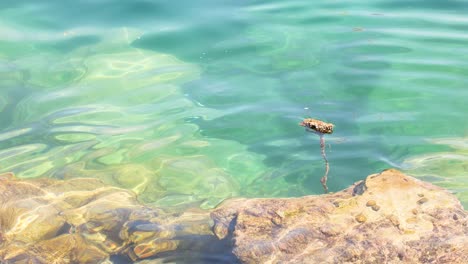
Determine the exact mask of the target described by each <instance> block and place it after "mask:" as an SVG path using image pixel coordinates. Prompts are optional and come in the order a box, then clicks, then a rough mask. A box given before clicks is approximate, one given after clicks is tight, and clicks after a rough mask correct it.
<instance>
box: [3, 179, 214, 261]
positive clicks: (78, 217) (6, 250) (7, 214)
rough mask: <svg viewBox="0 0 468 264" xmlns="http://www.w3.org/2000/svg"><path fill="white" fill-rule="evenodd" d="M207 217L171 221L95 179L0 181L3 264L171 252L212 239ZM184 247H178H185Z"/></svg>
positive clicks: (175, 217) (189, 213) (185, 216)
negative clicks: (187, 240)
mask: <svg viewBox="0 0 468 264" xmlns="http://www.w3.org/2000/svg"><path fill="white" fill-rule="evenodd" d="M209 223H210V220H209V216H208V214H207V213H206V212H203V211H200V212H197V211H187V212H184V213H178V214H171V213H168V212H164V211H162V210H158V209H154V208H150V207H146V206H143V205H141V204H140V203H139V202H138V201H137V199H136V196H135V194H134V193H133V192H131V191H128V190H124V189H120V188H115V187H110V186H108V185H105V184H104V183H102V182H101V181H99V180H97V179H91V178H86V179H84V178H75V179H71V180H67V181H59V180H52V179H37V180H18V179H16V178H15V177H14V175H13V174H10V173H9V174H3V175H0V262H1V263H101V262H103V261H106V260H107V259H109V257H110V256H114V257H115V256H120V258H124V259H126V260H127V261H131V260H133V261H136V260H140V259H146V258H153V257H157V256H158V254H161V253H164V252H168V251H173V250H176V249H177V248H178V246H179V244H181V240H180V237H184V236H185V237H187V236H190V235H197V236H200V235H211V234H212V233H211V231H210V225H209ZM182 244H183V243H182Z"/></svg>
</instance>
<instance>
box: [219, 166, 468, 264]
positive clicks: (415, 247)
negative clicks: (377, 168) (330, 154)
mask: <svg viewBox="0 0 468 264" xmlns="http://www.w3.org/2000/svg"><path fill="white" fill-rule="evenodd" d="M211 217H212V219H213V220H214V223H215V224H214V228H213V230H214V233H215V235H216V236H217V237H218V238H219V239H222V240H228V241H230V242H231V243H232V245H233V253H234V254H235V255H236V256H237V257H238V258H239V260H240V261H241V262H243V263H468V226H467V225H468V224H467V223H468V218H467V212H466V211H465V210H464V209H463V207H462V205H461V203H460V202H459V201H458V200H457V198H456V197H455V196H454V195H452V194H450V193H449V192H448V191H447V190H444V189H442V188H440V187H437V186H434V185H432V184H430V183H426V182H423V181H420V180H417V179H415V178H413V177H409V176H407V175H404V174H403V173H401V172H399V171H397V170H394V169H389V170H385V171H383V172H381V173H379V174H374V175H370V176H368V177H367V178H366V179H365V180H364V181H360V182H357V183H355V184H354V185H353V186H351V187H349V188H347V189H345V190H343V191H340V192H337V193H333V194H326V195H319V196H305V197H300V198H284V199H231V200H228V201H225V202H224V203H223V204H221V205H220V206H219V207H218V208H217V209H215V210H214V211H213V212H212V213H211Z"/></svg>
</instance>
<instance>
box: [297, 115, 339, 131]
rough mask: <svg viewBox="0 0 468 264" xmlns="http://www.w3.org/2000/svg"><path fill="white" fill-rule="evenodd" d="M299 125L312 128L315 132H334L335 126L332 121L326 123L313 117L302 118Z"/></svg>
mask: <svg viewBox="0 0 468 264" xmlns="http://www.w3.org/2000/svg"><path fill="white" fill-rule="evenodd" d="M299 125H301V126H303V127H306V128H309V129H312V130H314V131H315V132H318V133H322V134H331V133H333V127H334V126H335V125H333V124H331V123H325V122H323V121H320V120H317V119H312V118H306V119H304V120H302V122H301V123H299Z"/></svg>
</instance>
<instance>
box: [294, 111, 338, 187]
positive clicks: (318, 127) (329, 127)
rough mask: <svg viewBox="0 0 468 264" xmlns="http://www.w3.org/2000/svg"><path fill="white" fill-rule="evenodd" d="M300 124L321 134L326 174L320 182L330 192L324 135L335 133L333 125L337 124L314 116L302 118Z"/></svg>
mask: <svg viewBox="0 0 468 264" xmlns="http://www.w3.org/2000/svg"><path fill="white" fill-rule="evenodd" d="M299 125H300V126H303V127H305V128H307V129H308V131H313V132H314V133H315V134H317V135H319V136H320V150H321V151H322V157H323V160H324V161H325V175H323V177H322V178H321V179H320V182H321V183H322V186H323V189H324V190H325V193H328V187H327V179H328V171H329V170H330V166H329V165H328V160H327V155H326V154H325V138H324V137H323V135H324V134H331V133H333V127H334V126H335V125H333V124H332V123H325V122H323V121H320V120H317V119H312V118H306V119H304V120H302V122H301V123H299Z"/></svg>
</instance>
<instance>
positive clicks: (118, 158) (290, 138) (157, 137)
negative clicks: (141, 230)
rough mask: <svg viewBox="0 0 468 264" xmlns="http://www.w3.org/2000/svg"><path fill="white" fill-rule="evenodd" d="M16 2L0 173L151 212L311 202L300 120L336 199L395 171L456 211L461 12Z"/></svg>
mask: <svg viewBox="0 0 468 264" xmlns="http://www.w3.org/2000/svg"><path fill="white" fill-rule="evenodd" d="M23 2H24V3H26V4H24V6H21V5H18V6H15V4H13V3H11V4H10V5H11V6H9V4H6V3H4V4H2V5H5V7H6V8H3V9H2V11H0V14H1V15H2V17H4V18H5V21H4V22H1V23H0V29H1V30H2V32H4V34H3V37H2V39H1V40H0V77H1V78H0V110H1V113H0V123H1V127H0V172H9V171H11V172H14V173H15V174H16V175H17V176H18V177H20V178H36V177H52V178H58V179H68V178H73V177H92V178H99V179H102V180H103V181H104V182H106V183H109V184H112V185H114V186H118V187H123V188H126V189H130V190H133V191H134V192H136V193H137V194H138V197H139V199H140V200H141V201H142V202H143V203H145V204H148V205H153V206H157V207H182V208H186V207H200V208H204V209H208V208H213V207H215V206H216V205H217V204H219V203H220V202H221V201H223V200H224V199H227V198H230V197H237V196H245V197H290V196H301V195H308V194H321V193H322V187H321V185H320V177H321V176H322V175H323V171H324V169H323V161H322V159H321V156H320V148H319V142H318V138H317V137H314V136H313V135H309V134H308V133H305V132H304V130H303V129H301V128H299V127H298V126H297V123H298V122H299V121H300V120H302V118H304V117H306V116H309V115H312V116H313V117H316V118H320V119H323V120H326V121H329V122H332V123H334V124H335V125H336V131H335V133H334V134H333V135H330V136H327V137H326V142H327V156H328V160H329V162H330V174H329V179H328V186H329V188H330V191H338V190H340V189H342V188H345V187H347V186H349V185H350V184H352V183H353V182H355V181H357V180H360V179H363V178H364V177H365V176H367V175H369V174H371V173H375V172H376V171H379V170H382V169H385V168H389V167H396V168H398V169H400V170H403V171H404V172H407V173H409V174H410V175H414V176H417V177H418V178H420V179H423V180H427V181H430V182H433V183H435V184H437V185H439V186H442V187H446V188H448V189H449V190H451V191H453V192H454V193H455V194H456V195H457V196H458V197H459V198H460V199H461V201H462V203H463V204H464V205H465V208H466V207H467V205H468V177H467V176H468V175H467V171H468V157H467V155H468V153H467V149H468V148H467V145H468V144H467V137H468V129H467V127H468V124H467V121H466V113H467V112H468V108H467V105H466V103H465V101H466V98H468V89H466V86H467V85H468V80H467V78H466V73H467V69H468V67H467V64H466V61H467V59H468V58H467V57H466V56H467V55H466V54H468V50H467V49H468V48H467V47H468V45H466V38H467V36H466V33H465V30H464V29H466V28H468V20H466V18H464V13H463V11H464V10H466V9H467V8H468V6H463V7H455V6H450V5H449V4H447V7H446V8H441V7H440V6H439V7H438V9H437V10H436V9H434V6H433V5H434V3H432V1H427V2H426V3H416V2H415V3H413V5H412V7H406V6H405V5H401V6H399V5H398V4H396V3H395V5H394V6H389V3H390V2H389V1H376V2H375V3H373V4H363V3H353V1H351V2H350V3H348V2H346V3H343V4H341V5H338V4H327V3H312V4H311V3H309V2H308V1H290V2H286V1H279V2H277V3H262V2H259V1H253V2H252V3H237V2H233V1H226V2H223V1H218V2H216V1H208V0H207V1H201V2H200V3H199V4H198V5H193V4H186V5H183V6H180V5H181V4H175V3H173V4H170V3H163V2H161V1H152V2H151V1H149V2H148V3H147V5H149V6H144V5H142V3H141V2H134V3H130V2H127V1H124V2H123V3H122V5H121V6H119V7H118V6H113V7H112V8H110V9H109V11H108V12H109V13H106V14H102V13H100V12H98V11H96V10H94V7H93V6H92V4H89V3H84V2H80V3H75V4H74V5H76V6H75V7H76V8H82V9H83V10H88V11H89V10H93V12H88V13H86V14H85V15H84V17H80V15H78V14H75V13H72V12H73V11H71V10H70V9H66V8H65V7H64V6H63V4H62V3H60V1H55V2H54V1H52V2H50V3H47V4H46V3H42V4H35V3H32V1H29V2H28V1H23ZM111 2H112V1H107V3H111ZM122 8H123V9H124V10H128V16H125V17H122V18H121V19H120V20H118V21H116V20H115V19H116V18H115V17H116V14H119V12H122V11H121V9H122ZM57 10H59V11H60V12H56V13H57V16H56V17H48V16H47V15H45V14H46V13H54V11H57ZM145 10H146V11H145ZM62 11H63V12H62ZM147 12H154V13H147ZM154 14H158V15H160V16H154ZM20 17H21V19H20ZM67 17H72V18H76V19H75V20H73V19H71V20H67ZM122 24H123V25H125V26H126V27H121V25H122ZM403 25H404V27H403V28H402V26H403ZM127 26H128V27H127ZM304 108H308V109H309V110H304Z"/></svg>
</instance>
